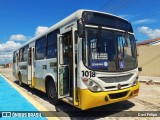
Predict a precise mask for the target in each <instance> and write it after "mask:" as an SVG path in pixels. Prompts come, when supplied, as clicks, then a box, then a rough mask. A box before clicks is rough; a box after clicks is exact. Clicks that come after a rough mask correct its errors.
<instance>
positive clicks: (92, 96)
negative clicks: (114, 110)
mask: <svg viewBox="0 0 160 120" xmlns="http://www.w3.org/2000/svg"><path fill="white" fill-rule="evenodd" d="M139 85H140V83H139V82H138V84H137V85H135V86H132V87H130V88H126V89H122V90H115V91H106V92H91V91H90V90H88V89H79V97H80V101H79V108H80V109H82V110H85V109H89V108H93V107H98V106H102V105H106V104H111V103H115V102H119V101H123V100H127V99H129V98H132V97H135V96H137V95H138V92H139Z"/></svg>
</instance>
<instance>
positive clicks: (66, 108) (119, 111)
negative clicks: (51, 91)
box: [56, 100, 135, 120]
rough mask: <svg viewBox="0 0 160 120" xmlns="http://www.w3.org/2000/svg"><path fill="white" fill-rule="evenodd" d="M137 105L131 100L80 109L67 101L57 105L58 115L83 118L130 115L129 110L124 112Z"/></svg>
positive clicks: (80, 119)
mask: <svg viewBox="0 0 160 120" xmlns="http://www.w3.org/2000/svg"><path fill="white" fill-rule="evenodd" d="M95 104H96V103H95ZM133 106H135V104H134V103H132V102H130V101H127V100H126V101H122V102H117V103H113V104H109V105H104V106H101V107H96V108H92V109H88V110H84V111H82V110H80V109H78V108H76V107H74V106H72V105H69V104H67V103H64V102H63V103H61V104H60V105H58V106H57V107H56V109H57V113H56V116H58V117H70V119H74V120H75V119H76V120H82V119H86V118H87V119H99V118H104V117H124V116H128V114H129V116H130V113H129V112H124V111H125V110H128V109H130V108H132V107H133Z"/></svg>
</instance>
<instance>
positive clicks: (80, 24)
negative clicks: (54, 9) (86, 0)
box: [77, 18, 85, 38]
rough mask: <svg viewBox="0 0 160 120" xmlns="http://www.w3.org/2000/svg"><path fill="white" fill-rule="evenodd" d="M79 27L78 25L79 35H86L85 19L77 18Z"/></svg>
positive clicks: (82, 36) (81, 36)
mask: <svg viewBox="0 0 160 120" xmlns="http://www.w3.org/2000/svg"><path fill="white" fill-rule="evenodd" d="M77 27H78V36H79V37H80V38H84V37H85V30H84V21H83V19H82V18H80V19H78V20H77Z"/></svg>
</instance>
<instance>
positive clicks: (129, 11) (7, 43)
mask: <svg viewBox="0 0 160 120" xmlns="http://www.w3.org/2000/svg"><path fill="white" fill-rule="evenodd" d="M159 3H160V1H159V0H152V1H151V0H14V1H13V0H0V63H5V62H9V61H11V59H12V51H13V50H14V49H15V48H17V47H19V46H20V45H21V44H23V43H24V42H26V41H27V40H29V39H30V38H32V37H34V36H35V35H37V34H39V33H41V32H43V31H44V30H46V29H48V27H50V26H52V25H54V24H55V23H57V22H58V21H60V20H62V19H63V18H65V17H66V16H68V15H70V14H71V13H73V12H75V11H76V10H78V9H92V10H99V11H103V12H108V13H112V14H115V15H119V16H121V17H123V18H125V19H127V20H129V21H130V22H131V23H132V25H133V28H134V32H135V37H136V39H137V40H138V41H142V40H146V39H153V38H158V37H160V5H159Z"/></svg>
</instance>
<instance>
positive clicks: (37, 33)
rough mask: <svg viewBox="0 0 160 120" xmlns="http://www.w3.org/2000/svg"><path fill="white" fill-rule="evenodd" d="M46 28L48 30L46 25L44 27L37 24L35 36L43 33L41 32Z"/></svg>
mask: <svg viewBox="0 0 160 120" xmlns="http://www.w3.org/2000/svg"><path fill="white" fill-rule="evenodd" d="M46 30H48V27H46V26H38V27H37V28H36V32H35V36H37V35H39V34H41V33H43V32H44V31H46Z"/></svg>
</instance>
